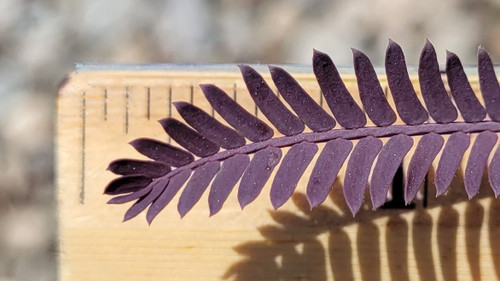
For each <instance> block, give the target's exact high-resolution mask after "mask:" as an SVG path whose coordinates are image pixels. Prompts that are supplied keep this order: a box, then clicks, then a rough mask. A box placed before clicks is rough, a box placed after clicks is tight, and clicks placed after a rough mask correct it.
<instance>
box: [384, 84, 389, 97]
mask: <svg viewBox="0 0 500 281" xmlns="http://www.w3.org/2000/svg"><path fill="white" fill-rule="evenodd" d="M388 93H389V88H388V87H387V85H386V86H385V87H384V96H385V97H386V98H387V94H388Z"/></svg>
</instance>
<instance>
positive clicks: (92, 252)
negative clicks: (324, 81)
mask: <svg viewBox="0 0 500 281" xmlns="http://www.w3.org/2000/svg"><path fill="white" fill-rule="evenodd" d="M235 69H236V67H235ZM264 77H265V78H266V79H268V80H270V77H269V75H265V76H264ZM294 77H296V78H297V80H298V81H299V82H300V84H301V85H302V86H303V87H304V88H305V89H306V91H308V92H309V93H310V94H311V96H312V97H313V98H314V99H315V100H317V101H318V102H319V103H321V104H322V106H323V107H324V108H325V110H327V111H328V112H329V109H328V106H327V105H326V103H325V102H322V101H320V92H319V87H318V85H317V83H316V81H315V80H314V77H313V76H312V75H311V74H303V73H302V74H294ZM343 79H344V80H345V83H346V86H347V88H348V89H349V91H351V93H352V94H353V95H354V96H355V97H356V99H358V97H357V93H356V91H357V86H356V82H355V80H354V78H353V77H352V76H349V75H347V76H346V75H344V76H343ZM381 79H382V87H383V88H385V87H386V81H385V79H384V78H383V77H381ZM269 82H270V81H269ZM413 82H414V83H415V82H416V80H415V77H414V79H413ZM201 83H214V84H216V85H217V86H219V87H221V88H223V89H225V90H226V91H227V92H228V93H230V94H231V95H233V97H236V100H237V101H238V102H239V103H240V104H241V105H242V106H243V107H244V108H246V109H247V110H248V111H250V112H251V113H254V112H256V114H257V116H258V117H259V118H261V119H263V120H264V121H266V122H267V120H266V119H265V117H264V116H263V115H262V113H261V112H259V111H258V110H256V107H255V105H254V103H253V102H252V100H251V98H250V96H249V95H248V93H247V92H246V89H245V87H244V83H243V81H242V79H241V77H240V76H239V74H238V73H237V72H214V71H199V72H196V71H184V72H179V71H175V69H174V70H168V71H167V70H165V71H162V70H140V71H139V70H137V71H134V70H130V71H117V70H109V71H107V70H105V69H104V70H103V69H101V70H94V71H78V72H75V73H72V74H71V75H70V76H69V78H68V80H67V81H66V83H65V84H64V85H63V86H62V87H61V89H60V91H59V96H58V101H57V103H58V104H57V110H58V112H57V137H56V155H57V185H58V205H59V206H58V210H59V212H58V215H59V241H60V242H59V243H60V244H59V264H60V270H59V272H60V279H61V280H64V281H65V280H320V281H321V280H354V279H356V280H358V279H360V280H494V279H500V199H498V200H494V199H493V193H492V192H491V190H490V188H489V185H488V183H487V180H486V177H485V178H484V181H483V185H482V187H481V189H480V193H479V195H478V197H477V198H476V199H474V200H472V201H467V200H466V198H467V197H466V194H465V191H464V189H463V183H462V180H461V179H460V178H459V177H457V178H456V179H455V180H454V182H453V185H452V187H451V191H449V192H448V194H447V195H445V196H443V197H440V198H437V199H436V198H434V194H435V187H434V185H433V184H432V182H433V179H432V176H433V171H431V172H430V173H429V184H428V189H427V196H425V194H424V196H421V197H420V198H419V199H417V201H416V203H415V204H416V208H415V209H389V210H387V209H385V210H384V209H382V210H378V211H371V210H370V209H371V205H370V204H369V201H370V200H369V198H368V194H366V196H365V203H364V204H363V206H362V207H361V211H360V213H359V214H358V215H357V216H356V217H355V218H353V217H352V215H351V214H350V212H349V210H348V208H347V205H346V204H345V202H344V199H343V194H342V186H341V184H342V181H343V178H344V174H343V173H345V165H344V168H342V169H341V171H340V178H339V180H337V181H336V182H335V184H334V188H333V190H332V192H331V193H330V197H329V198H328V199H327V200H326V202H325V203H324V204H322V205H320V207H318V208H316V209H314V210H312V211H310V210H309V207H308V204H307V200H306V199H305V196H304V194H305V186H306V185H307V178H308V175H310V172H311V170H312V165H310V166H309V167H308V169H307V170H306V172H305V174H304V176H303V177H302V178H301V180H300V181H299V185H298V188H297V191H296V194H295V195H294V196H293V197H292V200H290V201H288V202H287V203H285V204H284V205H283V206H282V207H281V208H280V209H279V210H278V211H276V212H274V211H272V206H271V203H270V201H269V196H268V195H266V194H269V188H270V186H269V184H268V185H267V186H266V187H265V188H264V190H263V194H261V195H260V196H259V197H258V198H257V200H256V201H255V202H253V203H252V204H250V205H248V206H247V207H246V208H245V209H244V210H241V209H240V207H239V204H238V202H237V200H236V192H235V191H233V192H232V193H231V195H230V197H229V199H228V201H227V202H226V204H225V205H224V207H223V208H222V210H221V211H220V212H219V213H218V214H217V215H215V216H213V217H211V218H209V217H208V215H209V211H208V203H207V197H208V192H205V194H204V195H203V197H202V199H201V201H200V202H199V203H198V204H197V205H196V206H195V207H194V208H193V209H192V210H191V212H190V213H188V214H187V216H186V217H184V218H183V219H182V220H181V219H180V218H179V215H178V213H177V211H176V209H177V208H176V207H177V206H176V202H177V200H178V197H179V194H178V195H177V196H176V197H175V198H174V200H173V201H172V204H170V205H169V206H167V207H166V208H165V210H164V211H163V212H162V213H160V214H159V215H158V217H157V218H156V220H155V221H154V222H153V224H152V225H151V226H148V224H147V222H146V219H145V214H141V215H139V216H138V217H137V218H135V219H133V220H131V221H127V222H125V223H122V222H121V221H122V218H123V214H124V213H125V211H126V209H127V208H128V207H129V206H128V205H125V206H117V205H107V204H106V201H107V200H109V197H108V196H105V195H103V194H102V193H103V190H104V187H105V186H106V184H107V183H108V182H109V181H110V180H111V179H113V178H114V175H112V174H111V173H110V172H107V171H106V168H107V165H108V164H109V162H111V161H112V160H114V159H117V158H124V157H131V158H141V156H140V155H139V154H138V153H136V152H135V150H134V149H133V148H132V147H131V146H129V145H128V144H127V143H128V142H129V141H131V140H133V139H135V138H137V137H150V138H156V139H159V140H163V141H170V142H172V143H174V142H173V140H170V139H169V138H168V136H167V135H166V134H165V133H164V131H163V130H162V127H161V126H160V124H159V123H157V120H159V119H161V118H164V117H167V116H171V117H175V118H179V119H180V117H179V115H178V114H177V112H175V110H173V106H171V105H170V104H171V102H172V101H178V100H184V101H190V102H193V103H194V104H195V105H197V106H199V107H201V108H203V109H205V110H206V111H207V112H209V113H211V112H212V110H211V109H210V107H209V104H208V102H207V101H206V100H205V99H204V98H203V95H202V93H201V91H200V89H199V87H198V86H197V85H198V84H201ZM269 84H270V85H273V84H272V83H269ZM472 86H473V88H474V89H475V90H476V91H477V89H478V84H477V81H476V80H473V81H472ZM273 87H274V86H273ZM415 88H416V90H417V92H418V91H419V87H418V85H417V86H416V87H415ZM388 97H389V102H390V104H391V105H392V106H394V102H393V101H392V100H391V99H390V94H389V95H388ZM419 98H420V99H421V97H420V96H419ZM357 101H358V102H359V99H358V100H357ZM214 116H215V117H216V118H219V116H218V115H217V114H216V113H215V114H214ZM399 122H400V120H399ZM368 125H373V124H371V123H370V122H369V123H368ZM337 126H338V125H337ZM385 141H386V140H384V142H385ZM321 148H322V145H320V149H321ZM316 157H317V156H316ZM408 158H409V157H407V159H408ZM315 159H316V158H315ZM315 159H313V162H314V161H315ZM437 159H439V156H438V157H437ZM434 164H437V160H436V161H435V163H434ZM405 165H407V163H406V164H405ZM434 167H435V166H434ZM275 172H276V171H275ZM423 197H425V201H426V205H427V206H426V207H425V208H424V207H423V205H424V199H423Z"/></svg>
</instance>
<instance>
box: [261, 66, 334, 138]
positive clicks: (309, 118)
mask: <svg viewBox="0 0 500 281" xmlns="http://www.w3.org/2000/svg"><path fill="white" fill-rule="evenodd" d="M269 70H270V71H271V76H272V78H273V81H274V84H275V85H276V87H277V88H278V90H279V92H280V94H281V96H282V97H283V98H284V99H285V100H286V102H287V103H288V104H289V105H290V106H291V107H292V109H293V110H294V111H295V113H297V115H298V116H299V118H300V119H301V120H302V122H304V123H305V124H306V125H307V127H309V128H310V129H311V130H313V131H315V132H323V131H328V130H330V129H331V128H333V127H335V120H334V119H333V117H332V116H330V115H329V114H328V113H326V111H324V110H323V108H321V106H319V105H318V104H317V103H316V102H315V101H314V100H313V99H312V98H311V96H309V95H308V94H307V92H306V91H304V89H303V88H302V87H301V86H300V85H299V83H298V82H297V81H296V80H295V79H293V77H292V76H291V75H290V74H289V73H288V72H286V71H285V70H284V69H283V68H281V67H277V66H270V67H269Z"/></svg>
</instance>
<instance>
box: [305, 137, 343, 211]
mask: <svg viewBox="0 0 500 281" xmlns="http://www.w3.org/2000/svg"><path fill="white" fill-rule="evenodd" d="M351 149H352V142H351V141H348V140H345V139H334V140H331V141H328V142H327V143H326V145H325V147H324V148H323V150H322V151H321V154H320V155H319V157H318V159H317V160H316V165H315V166H314V169H313V170H312V173H311V177H310V178H309V183H308V184H307V191H306V194H307V200H308V201H309V206H311V209H312V208H314V207H316V206H318V205H319V204H321V203H322V202H323V201H325V199H326V197H327V196H328V192H329V191H330V189H331V188H332V186H333V182H334V181H335V179H336V178H337V174H338V172H339V171H340V168H341V167H342V164H344V161H345V159H346V158H347V156H348V155H349V152H351Z"/></svg>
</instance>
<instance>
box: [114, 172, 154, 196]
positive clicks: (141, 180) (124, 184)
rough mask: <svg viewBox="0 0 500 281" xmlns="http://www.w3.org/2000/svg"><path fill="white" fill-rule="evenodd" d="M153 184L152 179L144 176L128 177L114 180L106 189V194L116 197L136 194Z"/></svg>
mask: <svg viewBox="0 0 500 281" xmlns="http://www.w3.org/2000/svg"><path fill="white" fill-rule="evenodd" d="M150 182H151V178H149V177H146V176H143V175H127V176H123V177H120V178H116V179H114V180H112V181H111V182H110V183H109V184H108V186H106V188H105V189H104V194H109V195H116V194H123V193H129V192H136V191H137V190H139V189H141V188H143V187H145V186H146V185H148V184H149V183H150Z"/></svg>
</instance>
